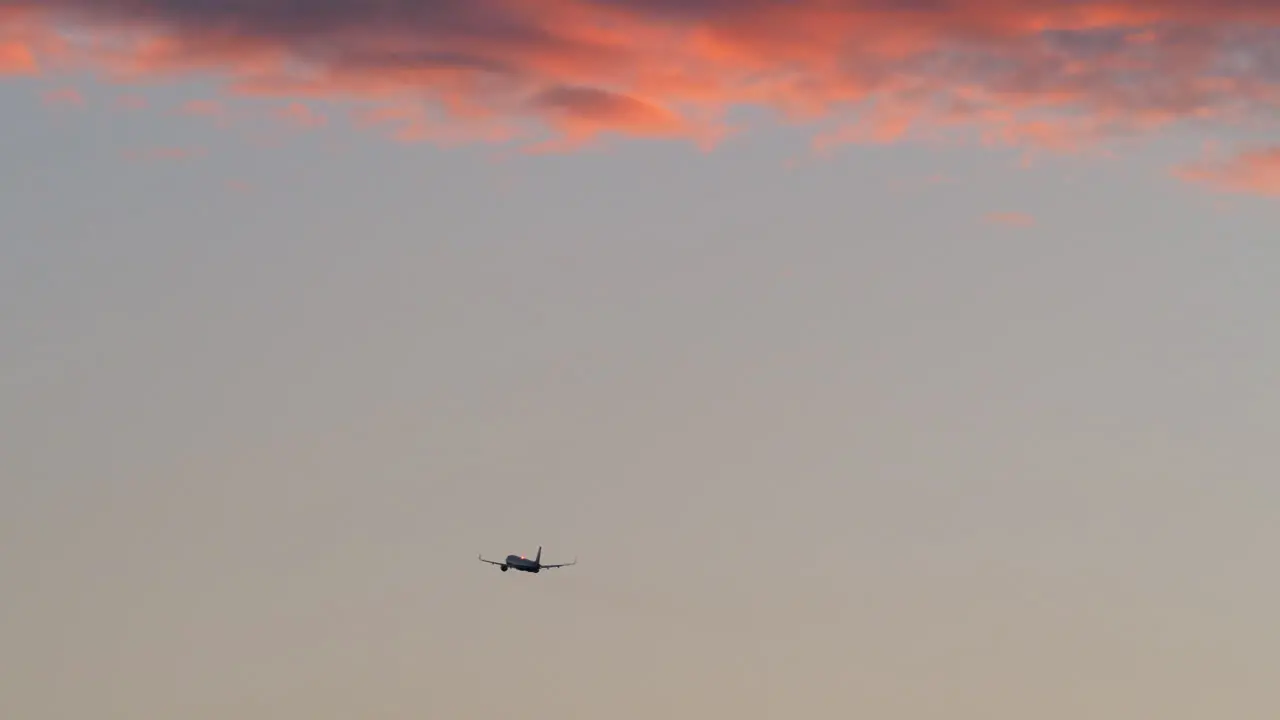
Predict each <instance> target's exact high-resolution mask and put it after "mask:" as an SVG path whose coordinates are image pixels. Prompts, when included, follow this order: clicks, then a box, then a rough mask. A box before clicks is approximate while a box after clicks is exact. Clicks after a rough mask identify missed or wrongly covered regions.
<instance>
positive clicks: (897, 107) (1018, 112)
mask: <svg viewBox="0 0 1280 720" xmlns="http://www.w3.org/2000/svg"><path fill="white" fill-rule="evenodd" d="M5 6H6V7H7V8H9V9H8V10H0V13H7V15H0V18H4V17H9V16H12V17H13V18H19V19H17V20H13V21H12V22H9V21H8V20H4V19H0V28H4V27H14V28H16V27H19V26H21V27H22V28H23V29H22V30H21V32H18V31H16V30H15V31H13V32H8V33H6V32H5V31H3V30H0V72H3V71H4V70H5V69H6V68H9V69H11V70H10V71H11V72H12V71H14V70H12V69H20V70H23V71H26V72H31V71H33V70H32V68H37V67H40V66H42V65H44V64H45V63H43V62H42V61H44V60H46V59H53V58H59V59H60V61H61V63H62V65H63V66H78V67H94V68H96V69H97V70H98V71H99V72H100V73H101V74H102V76H103V77H104V78H106V79H108V80H146V79H164V78H179V77H183V76H185V75H187V74H196V73H198V74H200V75H201V77H217V78H220V79H222V80H223V81H224V82H225V85H224V87H225V88H226V93H227V94H226V95H224V96H222V97H220V101H221V102H224V103H235V102H236V98H237V96H267V97H274V98H279V99H284V100H286V101H289V102H300V101H301V100H302V99H305V98H323V99H326V100H340V99H348V100H353V101H360V102H362V103H363V102H368V101H377V102H379V103H382V105H380V107H396V108H405V107H414V108H416V109H415V110H413V111H411V112H409V111H404V113H403V115H404V116H402V117H400V118H398V119H395V120H386V121H384V122H367V123H364V126H367V127H379V128H384V129H386V128H392V132H391V135H392V137H396V138H399V139H401V140H406V141H421V140H431V141H436V142H454V141H458V142H463V141H466V142H470V141H508V140H513V139H520V140H522V141H527V142H528V143H531V144H532V145H533V147H544V148H545V147H581V146H583V145H586V144H590V143H592V142H594V141H595V140H596V139H597V138H599V137H602V136H605V135H608V134H621V135H627V136H632V137H661V138H680V139H685V140H689V141H693V142H696V143H700V144H702V145H703V146H704V147H710V146H712V145H714V144H715V143H716V142H718V141H719V140H721V139H723V138H724V137H726V136H728V135H729V134H731V133H733V132H736V131H738V130H739V128H730V127H728V126H727V125H726V124H725V123H724V122H723V117H724V116H725V113H727V112H729V111H730V110H732V109H733V108H735V107H737V106H742V105H756V106H766V107H769V108H773V109H775V110H777V111H778V112H779V113H780V114H781V116H782V117H783V118H786V119H789V120H792V121H804V122H819V123H822V126H821V127H819V128H818V129H817V131H816V139H815V141H814V146H815V148H817V149H830V148H832V147H835V146H837V145H839V144H842V143H849V142H858V143H866V142H870V143H888V142H901V141H904V140H929V141H939V140H949V141H950V140H955V141H964V140H968V139H976V140H978V141H980V142H984V143H988V144H993V145H1006V146H1016V147H1024V148H1035V149H1039V150H1043V151H1048V152H1086V151H1092V150H1093V149H1095V148H1098V147H1100V146H1103V145H1105V144H1107V143H1108V142H1109V141H1111V140H1113V139H1116V138H1125V137H1132V136H1139V135H1144V134H1150V133H1154V132H1158V131H1160V130H1162V129H1165V128H1169V127H1172V126H1175V125H1177V124H1179V123H1183V122H1189V121H1195V122H1212V123H1219V124H1230V123H1241V122H1259V123H1265V124H1280V120H1277V118H1278V117H1280V53H1278V52H1276V50H1275V48H1276V47H1278V46H1280V0H1219V1H1218V2H1213V3H1206V2H1203V1H1202V0H1197V1H1196V2H1192V0H1129V1H1127V2H1120V1H1119V0H1018V1H1015V0H936V1H930V2H921V1H920V0H739V1H737V2H728V1H727V0H379V2H378V3H377V11H376V12H373V11H371V10H370V7H369V4H368V2H367V1H366V0H325V2H322V3H298V2H296V1H295V0H255V2H251V3H243V2H242V3H209V2H205V1H203V0H130V2H127V3H124V2H120V1H119V0H39V2H37V1H36V0H7V2H6V3H5ZM55 27H56V28H70V29H74V30H75V34H74V36H72V35H66V36H61V35H58V34H57V33H56V32H54V31H53V30H52V28H55ZM73 37H74V39H73ZM35 38H43V39H41V40H40V41H39V42H38V43H37V42H36V41H35ZM50 38H55V39H57V42H55V41H54V40H52V39H50ZM84 38H90V40H84ZM59 42H60V43H62V44H61V45H59ZM287 107H288V108H289V109H288V110H286V111H283V112H285V113H287V116H286V115H280V116H279V117H280V118H281V119H286V120H289V121H290V122H293V123H295V124H300V125H301V126H315V124H317V123H319V122H321V121H320V120H318V119H317V118H318V117H319V116H318V115H315V114H314V113H313V111H311V110H310V109H306V108H307V106H304V105H289V106H287ZM219 117H223V116H221V115H220V116H219ZM547 143H550V144H547Z"/></svg>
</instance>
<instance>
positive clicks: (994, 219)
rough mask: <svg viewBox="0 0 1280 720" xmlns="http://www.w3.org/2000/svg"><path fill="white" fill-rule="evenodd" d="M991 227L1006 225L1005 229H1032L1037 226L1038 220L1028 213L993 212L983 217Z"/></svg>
mask: <svg viewBox="0 0 1280 720" xmlns="http://www.w3.org/2000/svg"><path fill="white" fill-rule="evenodd" d="M983 220H985V221H986V222H987V223H988V224H990V225H1004V226H1005V227H1030V226H1032V225H1035V224H1036V219H1035V218H1034V217H1032V216H1030V215H1027V214H1026V213H1020V212H993V213H987V214H986V215H985V216H983Z"/></svg>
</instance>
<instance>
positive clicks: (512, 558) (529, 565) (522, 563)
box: [479, 545, 578, 574]
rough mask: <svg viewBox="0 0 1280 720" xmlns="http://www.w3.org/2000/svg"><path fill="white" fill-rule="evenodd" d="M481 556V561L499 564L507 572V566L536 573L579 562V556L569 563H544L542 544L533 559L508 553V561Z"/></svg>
mask: <svg viewBox="0 0 1280 720" xmlns="http://www.w3.org/2000/svg"><path fill="white" fill-rule="evenodd" d="M479 558H480V562H487V563H489V564H490V565H497V566H498V567H499V568H501V569H502V572H506V571H507V568H515V569H516V570H519V571H521V572H529V573H535V574H536V573H539V572H541V571H543V570H550V569H551V568H558V567H568V566H570V565H577V564H578V558H574V559H573V562H569V563H559V564H556V565H543V564H542V546H541V545H539V546H538V554H537V555H536V556H535V557H534V558H533V559H532V560H530V559H529V558H527V557H525V556H523V555H508V556H507V559H506V561H504V562H498V561H496V560H485V559H484V555H480V556H479Z"/></svg>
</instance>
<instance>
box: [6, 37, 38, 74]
mask: <svg viewBox="0 0 1280 720" xmlns="http://www.w3.org/2000/svg"><path fill="white" fill-rule="evenodd" d="M39 69H40V67H39V65H37V64H36V56H35V53H34V52H32V50H31V48H30V47H28V46H27V45H26V43H22V42H18V41H16V40H9V41H7V42H0V75H34V74H35V73H36V72H37V71H39Z"/></svg>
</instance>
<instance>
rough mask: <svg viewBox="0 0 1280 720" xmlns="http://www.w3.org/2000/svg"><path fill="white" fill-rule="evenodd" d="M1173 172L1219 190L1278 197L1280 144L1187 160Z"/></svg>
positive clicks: (1279, 187) (1279, 186)
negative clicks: (1225, 156) (1220, 157)
mask: <svg viewBox="0 0 1280 720" xmlns="http://www.w3.org/2000/svg"><path fill="white" fill-rule="evenodd" d="M1174 174H1175V175H1176V176H1177V177H1179V178H1181V179H1183V180H1186V181H1188V182H1194V183H1201V184H1204V185H1207V186H1209V187H1211V188H1213V189H1215V190H1218V191H1220V192H1227V193H1241V194H1251V195H1266V196H1273V197H1280V145H1277V146H1273V147H1265V148H1255V149H1251V150H1246V151H1244V152H1241V153H1239V154H1237V155H1234V156H1232V157H1228V158H1225V159H1213V158H1210V159H1205V160H1201V161H1198V162H1194V163H1190V164H1187V165H1183V166H1180V167H1178V168H1175V169H1174Z"/></svg>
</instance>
